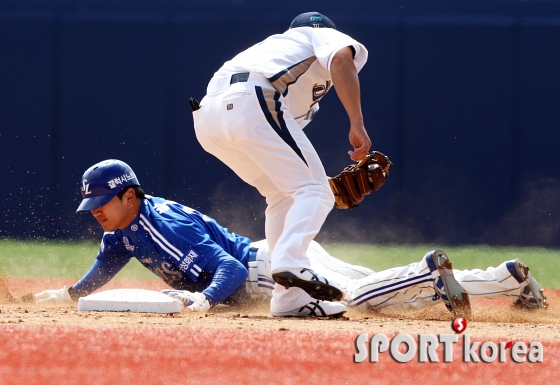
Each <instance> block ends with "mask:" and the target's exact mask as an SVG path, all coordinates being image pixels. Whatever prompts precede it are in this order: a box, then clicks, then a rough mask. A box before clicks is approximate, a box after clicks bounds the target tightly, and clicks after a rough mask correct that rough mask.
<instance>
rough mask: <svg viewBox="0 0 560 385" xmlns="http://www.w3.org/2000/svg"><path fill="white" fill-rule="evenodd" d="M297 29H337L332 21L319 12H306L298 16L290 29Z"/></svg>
mask: <svg viewBox="0 0 560 385" xmlns="http://www.w3.org/2000/svg"><path fill="white" fill-rule="evenodd" d="M297 27H311V28H332V29H336V26H335V25H334V23H333V22H332V20H331V19H329V18H328V17H326V16H325V15H322V14H320V13H319V12H306V13H302V14H301V15H298V16H296V18H295V19H294V20H293V21H292V24H290V29H292V28H297Z"/></svg>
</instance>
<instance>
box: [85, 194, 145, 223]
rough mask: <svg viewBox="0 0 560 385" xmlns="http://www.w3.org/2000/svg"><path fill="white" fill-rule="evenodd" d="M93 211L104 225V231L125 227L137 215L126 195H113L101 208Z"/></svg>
mask: <svg viewBox="0 0 560 385" xmlns="http://www.w3.org/2000/svg"><path fill="white" fill-rule="evenodd" d="M91 213H92V214H93V216H94V217H95V219H97V221H98V222H99V224H100V225H101V227H103V231H113V230H116V229H124V228H125V227H127V226H128V225H129V224H130V222H132V220H133V219H134V217H135V215H134V214H133V213H132V211H131V209H130V207H129V204H128V203H127V200H126V199H125V197H123V199H119V197H118V196H115V197H113V199H111V200H110V201H109V202H107V203H106V204H105V205H103V206H101V207H100V208H98V209H95V210H91Z"/></svg>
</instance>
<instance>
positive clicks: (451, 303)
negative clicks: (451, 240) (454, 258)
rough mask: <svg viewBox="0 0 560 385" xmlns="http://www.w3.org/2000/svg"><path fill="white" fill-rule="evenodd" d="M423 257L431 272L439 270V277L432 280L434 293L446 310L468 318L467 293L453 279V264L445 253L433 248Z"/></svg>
mask: <svg viewBox="0 0 560 385" xmlns="http://www.w3.org/2000/svg"><path fill="white" fill-rule="evenodd" d="M425 258H426V261H427V262H428V267H429V268H430V270H431V271H432V273H433V272H434V271H435V270H437V271H438V272H439V277H437V278H435V280H434V290H435V292H436V295H438V296H439V297H441V299H442V300H443V303H444V304H445V307H446V308H447V310H449V311H450V312H452V313H453V314H454V315H455V317H462V318H465V319H467V320H470V319H471V318H472V311H471V303H470V300H469V295H468V294H467V292H466V291H465V289H463V287H462V286H461V285H460V284H459V282H458V281H457V279H455V276H454V275H453V266H452V264H451V261H450V260H449V257H448V256H447V254H445V252H443V251H442V250H433V251H430V252H429V253H428V254H426V256H425Z"/></svg>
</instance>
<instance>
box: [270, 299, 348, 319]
mask: <svg viewBox="0 0 560 385" xmlns="http://www.w3.org/2000/svg"><path fill="white" fill-rule="evenodd" d="M271 313H272V315H273V316H275V317H332V318H338V317H340V316H342V314H344V313H346V307H345V306H344V305H343V304H341V303H339V302H329V301H319V300H317V301H315V302H309V303H308V304H307V305H305V306H302V307H301V308H297V309H294V310H291V311H286V312H282V313H278V312H271Z"/></svg>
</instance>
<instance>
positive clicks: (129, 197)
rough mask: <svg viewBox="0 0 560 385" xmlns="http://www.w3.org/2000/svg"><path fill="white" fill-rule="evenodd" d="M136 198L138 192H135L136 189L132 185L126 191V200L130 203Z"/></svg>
mask: <svg viewBox="0 0 560 385" xmlns="http://www.w3.org/2000/svg"><path fill="white" fill-rule="evenodd" d="M135 198H136V193H135V192H134V189H133V188H132V187H129V188H128V189H127V190H126V192H125V193H124V199H125V200H126V203H127V204H128V205H130V204H132V202H134V199H135Z"/></svg>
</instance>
